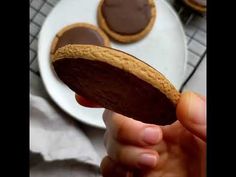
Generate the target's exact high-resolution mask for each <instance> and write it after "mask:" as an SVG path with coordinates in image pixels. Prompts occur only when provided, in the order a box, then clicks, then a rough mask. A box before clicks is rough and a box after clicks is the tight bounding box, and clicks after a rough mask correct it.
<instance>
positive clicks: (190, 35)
mask: <svg viewBox="0 0 236 177" xmlns="http://www.w3.org/2000/svg"><path fill="white" fill-rule="evenodd" d="M169 1H170V0H169ZM57 2H59V0H30V7H29V8H30V24H29V25H30V34H29V44H30V51H29V52H30V58H29V60H30V61H29V64H30V74H35V75H37V76H38V77H40V73H39V69H38V63H37V44H38V34H39V31H40V29H41V26H42V24H43V22H44V19H45V18H46V17H47V15H48V14H49V12H50V11H51V10H52V8H53V7H54V6H55V5H56V4H57ZM170 3H171V5H172V6H173V8H174V9H175V10H176V12H177V13H178V14H179V17H180V19H181V21H182V24H183V26H184V30H185V34H186V39H187V45H188V61H187V68H186V73H185V79H184V82H183V85H182V87H181V89H180V90H182V89H183V87H184V86H185V84H186V83H187V82H188V80H189V79H190V78H191V77H192V75H193V74H194V72H195V71H196V69H197V67H198V66H199V64H200V63H201V61H202V60H203V59H204V58H205V57H206V16H205V15H203V14H199V13H197V12H194V11H193V10H192V9H190V8H188V7H187V6H185V4H183V3H182V1H181V0H174V1H171V2H170Z"/></svg>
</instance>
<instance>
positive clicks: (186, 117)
mask: <svg viewBox="0 0 236 177" xmlns="http://www.w3.org/2000/svg"><path fill="white" fill-rule="evenodd" d="M176 115H177V118H178V120H179V121H180V122H181V124H182V125H183V126H184V127H185V128H186V129H188V130H189V131H190V132H192V133H193V134H194V135H196V136H197V137H199V138H201V139H202V140H204V141H206V100H205V98H204V97H201V96H199V95H197V94H195V93H193V92H185V93H183V94H182V95H181V97H180V100H179V103H178V105H177V108H176Z"/></svg>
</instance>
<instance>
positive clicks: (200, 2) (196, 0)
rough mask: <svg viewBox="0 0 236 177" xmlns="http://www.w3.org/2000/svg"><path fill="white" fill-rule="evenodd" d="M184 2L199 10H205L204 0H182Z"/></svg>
mask: <svg viewBox="0 0 236 177" xmlns="http://www.w3.org/2000/svg"><path fill="white" fill-rule="evenodd" d="M184 2H185V3H186V4H187V5H188V6H190V7H191V8H193V9H195V10H197V11H199V12H202V13H204V12H206V0H184Z"/></svg>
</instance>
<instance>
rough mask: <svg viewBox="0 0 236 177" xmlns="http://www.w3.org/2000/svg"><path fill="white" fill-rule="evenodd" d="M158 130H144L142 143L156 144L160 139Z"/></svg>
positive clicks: (152, 128) (149, 128)
mask: <svg viewBox="0 0 236 177" xmlns="http://www.w3.org/2000/svg"><path fill="white" fill-rule="evenodd" d="M160 134H161V132H160V130H159V129H157V128H154V127H148V128H145V129H144V131H143V136H142V138H143V141H144V142H145V143H147V144H156V143H158V141H159V139H160Z"/></svg>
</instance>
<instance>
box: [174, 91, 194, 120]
mask: <svg viewBox="0 0 236 177" xmlns="http://www.w3.org/2000/svg"><path fill="white" fill-rule="evenodd" d="M192 94H193V93H192V92H189V91H186V92H184V93H182V95H181V97H180V100H179V102H178V104H177V107H176V116H177V118H178V120H179V121H181V120H182V119H183V118H185V117H187V116H188V111H186V109H188V106H189V100H190V98H191V96H192Z"/></svg>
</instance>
